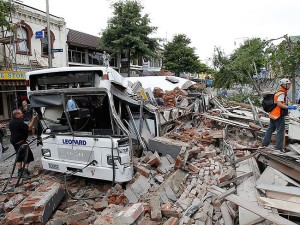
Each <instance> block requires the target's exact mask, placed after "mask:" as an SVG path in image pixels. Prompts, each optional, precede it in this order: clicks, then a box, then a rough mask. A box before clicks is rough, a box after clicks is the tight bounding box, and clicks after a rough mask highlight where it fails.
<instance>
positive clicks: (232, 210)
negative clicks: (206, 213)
mask: <svg viewBox="0 0 300 225" xmlns="http://www.w3.org/2000/svg"><path fill="white" fill-rule="evenodd" d="M225 203H226V205H227V208H228V212H229V214H230V216H231V217H233V218H236V211H234V209H233V208H232V207H231V205H232V204H230V203H231V202H228V201H226V202H225Z"/></svg>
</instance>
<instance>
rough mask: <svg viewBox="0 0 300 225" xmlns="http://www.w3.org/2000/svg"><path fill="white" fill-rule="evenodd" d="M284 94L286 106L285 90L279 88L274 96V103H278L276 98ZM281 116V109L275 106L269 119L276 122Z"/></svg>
mask: <svg viewBox="0 0 300 225" xmlns="http://www.w3.org/2000/svg"><path fill="white" fill-rule="evenodd" d="M282 94H284V95H285V97H284V103H285V104H286V105H287V104H288V98H287V97H286V95H287V90H286V89H284V88H283V87H280V89H279V90H278V91H277V92H276V93H275V94H274V102H276V103H277V102H278V97H279V96H280V95H282ZM280 116H281V108H280V107H279V106H276V107H275V109H273V110H272V111H271V112H270V114H269V118H270V119H273V120H277V119H278V118H279V117H280Z"/></svg>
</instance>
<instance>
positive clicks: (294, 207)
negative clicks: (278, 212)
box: [258, 197, 300, 213]
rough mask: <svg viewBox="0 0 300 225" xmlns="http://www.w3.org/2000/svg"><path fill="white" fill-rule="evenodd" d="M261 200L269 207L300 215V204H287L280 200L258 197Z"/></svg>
mask: <svg viewBox="0 0 300 225" xmlns="http://www.w3.org/2000/svg"><path fill="white" fill-rule="evenodd" d="M258 199H259V200H261V202H262V203H263V204H264V205H265V206H269V207H273V208H276V209H282V210H286V211H290V212H295V213H300V204H298V203H294V202H287V201H282V200H278V199H271V198H265V197H258Z"/></svg>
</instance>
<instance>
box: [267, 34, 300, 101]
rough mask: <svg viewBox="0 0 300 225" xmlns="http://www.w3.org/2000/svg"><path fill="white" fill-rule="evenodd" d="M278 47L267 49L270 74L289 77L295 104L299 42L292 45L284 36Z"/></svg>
mask: <svg viewBox="0 0 300 225" xmlns="http://www.w3.org/2000/svg"><path fill="white" fill-rule="evenodd" d="M284 38H285V40H283V41H282V42H281V43H280V44H279V45H274V44H272V45H270V47H269V48H268V49H267V53H268V58H269V62H270V64H271V69H272V73H273V75H274V76H275V77H285V76H290V77H291V79H292V91H293V94H292V102H293V103H295V102H296V93H295V92H296V85H295V73H296V71H297V70H299V67H300V41H296V42H294V43H292V42H291V40H290V38H289V37H288V36H287V35H285V36H284Z"/></svg>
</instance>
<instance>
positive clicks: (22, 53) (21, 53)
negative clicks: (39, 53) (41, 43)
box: [14, 20, 33, 56]
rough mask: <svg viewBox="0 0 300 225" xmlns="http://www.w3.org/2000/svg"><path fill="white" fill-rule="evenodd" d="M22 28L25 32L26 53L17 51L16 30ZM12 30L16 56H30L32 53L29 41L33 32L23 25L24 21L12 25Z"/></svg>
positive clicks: (25, 24) (26, 25)
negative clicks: (14, 31)
mask: <svg viewBox="0 0 300 225" xmlns="http://www.w3.org/2000/svg"><path fill="white" fill-rule="evenodd" d="M20 27H21V28H23V29H24V30H25V31H26V47H27V49H28V51H20V50H19V42H18V33H17V29H18V28H20ZM14 28H15V29H16V34H15V35H16V54H19V55H29V56H31V55H32V51H31V39H32V36H33V31H32V29H31V27H30V26H29V25H28V24H27V23H25V21H24V20H21V21H20V22H19V23H17V24H15V25H14Z"/></svg>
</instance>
